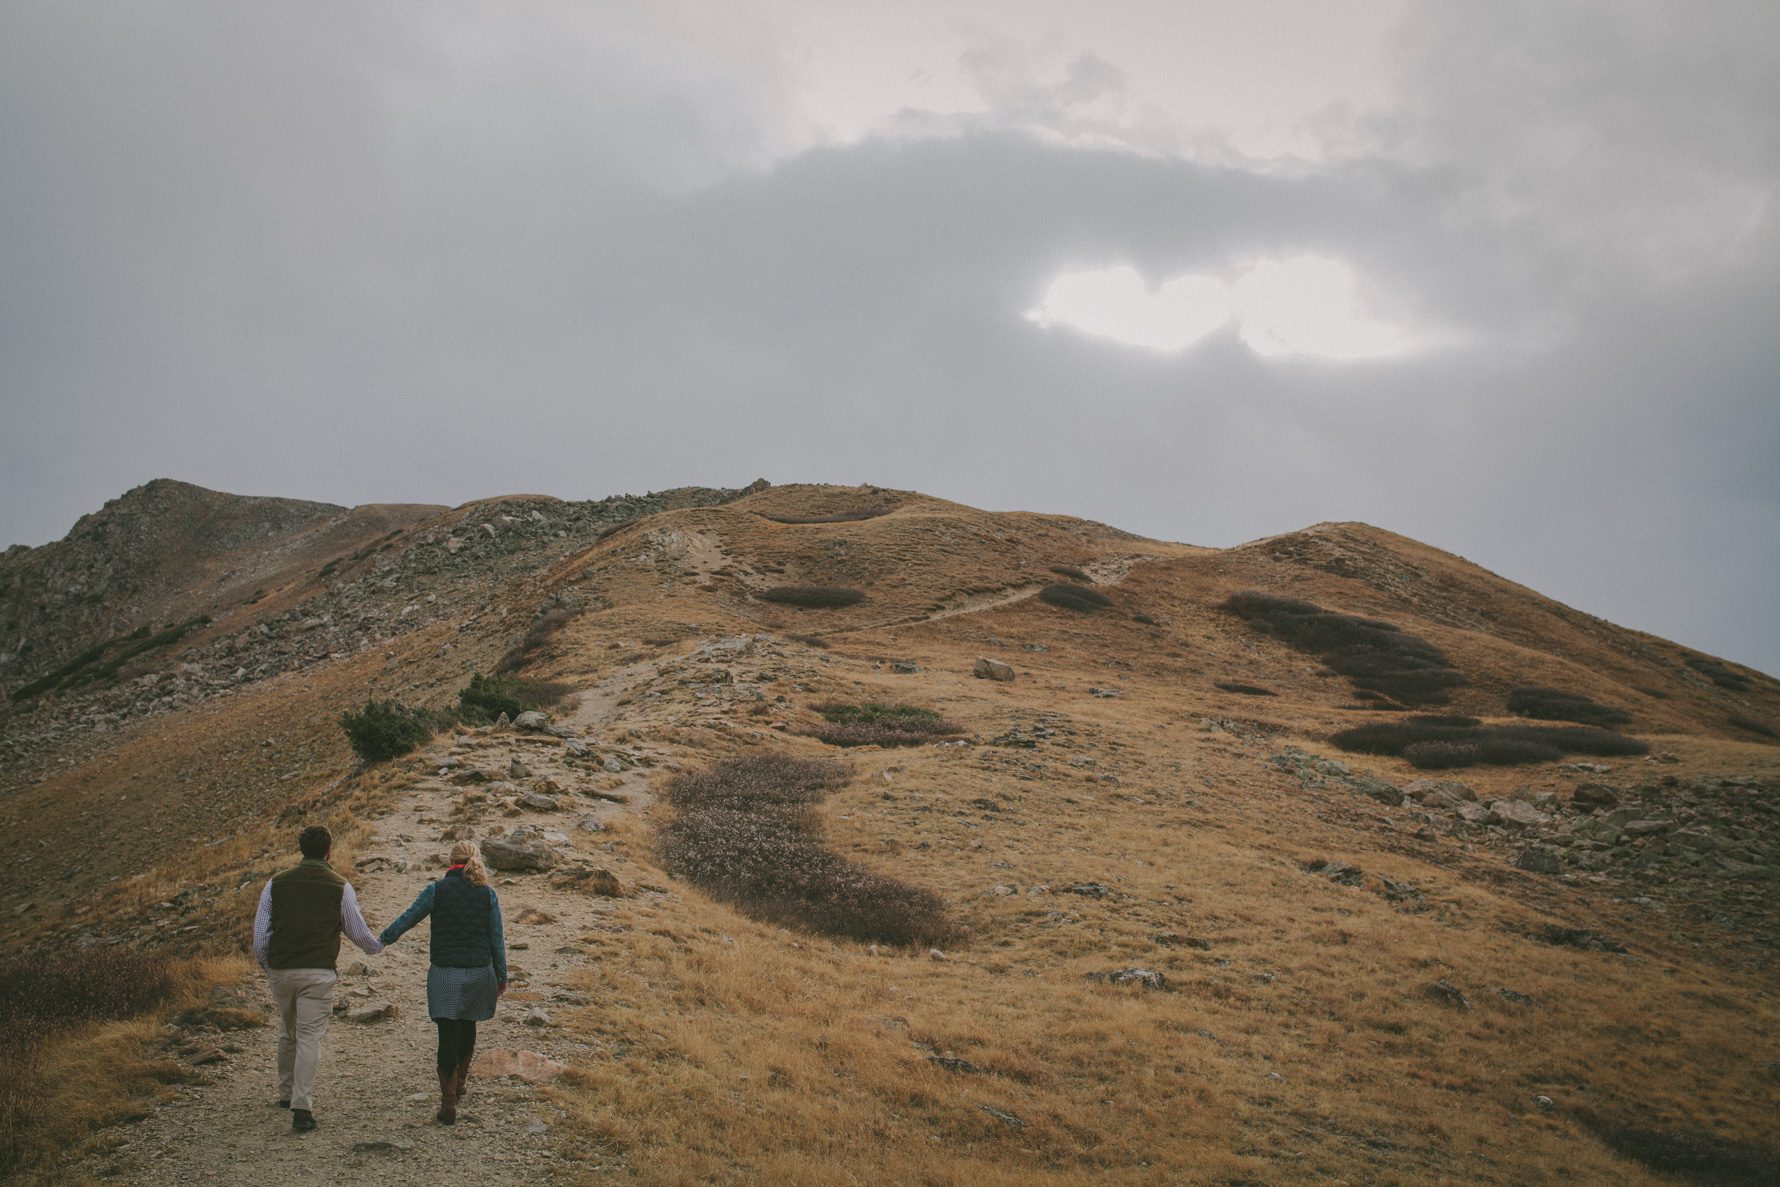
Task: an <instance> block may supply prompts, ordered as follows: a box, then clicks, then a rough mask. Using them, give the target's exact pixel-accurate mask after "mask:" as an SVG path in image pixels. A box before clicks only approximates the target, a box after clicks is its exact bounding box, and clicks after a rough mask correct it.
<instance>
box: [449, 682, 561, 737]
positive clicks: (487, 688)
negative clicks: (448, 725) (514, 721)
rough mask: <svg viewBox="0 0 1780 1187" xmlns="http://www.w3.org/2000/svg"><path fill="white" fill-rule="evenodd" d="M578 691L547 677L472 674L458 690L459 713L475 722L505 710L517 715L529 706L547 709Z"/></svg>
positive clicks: (480, 722) (493, 716) (459, 715)
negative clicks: (529, 678) (460, 690)
mask: <svg viewBox="0 0 1780 1187" xmlns="http://www.w3.org/2000/svg"><path fill="white" fill-rule="evenodd" d="M573 691H574V686H573V685H569V684H557V683H553V682H550V681H545V680H520V679H518V678H516V677H512V676H484V675H482V674H481V673H480V672H478V673H476V674H475V675H473V676H471V677H470V683H469V686H468V687H467V688H465V689H464V690H463V691H462V692H459V693H458V694H457V715H458V717H459V718H460V719H462V720H464V721H467V722H469V723H471V724H472V725H481V724H484V723H486V722H490V721H494V720H495V719H496V718H498V717H499V716H500V715H501V714H503V713H505V714H506V715H507V716H508V717H517V716H519V715H520V714H521V713H524V712H525V711H526V710H528V709H545V708H548V707H550V706H551V705H554V704H556V702H558V701H560V700H562V698H563V697H565V696H567V695H568V694H569V693H571V692H573Z"/></svg>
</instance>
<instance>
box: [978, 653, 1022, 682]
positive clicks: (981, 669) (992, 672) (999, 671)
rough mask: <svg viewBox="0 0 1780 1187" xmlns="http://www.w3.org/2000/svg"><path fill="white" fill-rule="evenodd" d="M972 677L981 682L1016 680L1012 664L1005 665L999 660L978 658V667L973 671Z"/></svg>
mask: <svg viewBox="0 0 1780 1187" xmlns="http://www.w3.org/2000/svg"><path fill="white" fill-rule="evenodd" d="M971 675H973V676H975V677H976V678H977V679H979V680H1002V681H1007V680H1012V679H1013V678H1014V668H1013V665H1012V664H1004V663H1002V662H1001V661H1000V660H998V659H988V658H986V657H983V656H978V657H977V662H976V667H974V668H972V669H971Z"/></svg>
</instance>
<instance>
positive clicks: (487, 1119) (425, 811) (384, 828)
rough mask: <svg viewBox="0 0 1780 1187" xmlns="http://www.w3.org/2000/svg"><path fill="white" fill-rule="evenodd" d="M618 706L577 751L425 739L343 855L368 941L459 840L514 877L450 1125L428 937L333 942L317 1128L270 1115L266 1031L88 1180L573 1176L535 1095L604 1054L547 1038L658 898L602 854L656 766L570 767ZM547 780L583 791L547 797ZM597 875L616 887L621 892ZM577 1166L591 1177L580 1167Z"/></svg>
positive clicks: (524, 742) (136, 1131)
mask: <svg viewBox="0 0 1780 1187" xmlns="http://www.w3.org/2000/svg"><path fill="white" fill-rule="evenodd" d="M618 696H619V690H617V689H613V688H604V687H601V688H594V689H590V690H588V691H587V693H586V694H585V695H584V696H583V698H582V703H581V707H580V709H579V711H578V712H577V713H576V714H575V715H574V717H573V719H572V721H571V722H570V723H569V727H568V729H565V730H563V731H562V732H564V733H572V734H573V736H574V738H575V739H576V740H575V741H574V742H568V741H565V739H564V738H562V737H558V736H553V735H552V734H549V733H542V732H539V733H526V732H522V731H519V730H513V729H507V728H498V729H484V730H479V731H473V732H470V733H468V734H459V735H456V736H453V737H450V738H448V739H442V740H441V741H439V742H436V743H434V744H433V745H432V746H430V747H429V748H428V749H427V750H426V751H424V752H423V754H422V759H423V760H424V770H425V771H426V774H425V775H423V776H422V777H420V778H419V779H418V780H416V781H415V782H414V783H412V784H409V785H408V786H406V787H403V788H402V789H401V790H400V791H399V792H396V793H394V798H393V799H392V801H391V802H390V803H389V805H388V810H387V812H386V814H383V815H381V816H379V818H378V819H377V820H376V822H375V832H374V833H373V834H372V835H371V836H370V837H369V838H367V839H366V840H365V841H364V842H362V843H361V845H360V846H359V851H358V852H357V854H356V855H355V866H356V871H355V872H354V874H353V875H352V876H353V882H354V885H355V886H356V887H357V889H358V894H359V899H360V902H361V904H362V905H363V907H364V911H365V915H366V917H367V919H368V920H369V921H370V923H371V925H372V927H373V928H378V929H380V928H381V927H383V926H384V925H385V924H387V923H388V922H389V921H390V920H391V919H393V918H394V917H395V916H396V915H397V914H398V913H399V912H400V911H401V910H402V909H403V908H405V907H406V906H407V905H408V903H409V902H411V901H412V899H413V897H414V895H415V894H416V893H418V892H419V890H420V888H421V887H422V886H423V885H424V884H425V882H426V881H427V880H428V879H429V878H432V877H436V876H437V875H438V874H439V872H440V871H441V870H442V869H443V867H444V857H445V853H446V851H447V850H449V848H450V843H451V840H452V839H453V838H455V837H456V836H458V835H460V833H473V834H474V835H476V836H478V837H482V838H484V839H485V843H486V844H487V846H488V848H489V849H490V850H491V851H493V852H495V853H498V854H502V855H503V856H502V858H501V861H500V864H503V865H506V866H507V867H508V868H507V869H506V870H502V869H498V868H497V869H496V870H495V871H494V885H495V887H496V889H497V891H498V893H499V894H500V899H501V906H502V911H503V914H504V917H505V922H506V935H507V941H508V947H509V953H508V958H509V963H510V968H511V973H512V977H513V985H512V988H511V990H510V991H509V992H508V994H507V996H506V998H505V999H504V1000H503V1001H502V1003H501V1006H500V1008H499V1010H498V1011H497V1013H496V1016H495V1018H494V1020H493V1021H492V1022H487V1023H484V1024H482V1026H481V1027H480V1028H479V1035H478V1046H477V1054H476V1061H475V1065H474V1067H473V1070H472V1075H471V1082H470V1090H469V1095H468V1097H467V1100H466V1102H465V1106H464V1108H463V1110H462V1111H461V1112H460V1114H459V1119H458V1122H457V1124H456V1125H455V1126H452V1127H444V1126H439V1125H437V1124H435V1123H434V1121H433V1112H434V1109H435V1108H436V1107H437V1104H438V1101H437V1088H436V1084H437V1081H436V1079H435V1077H434V1071H433V1047H434V1030H433V1026H432V1023H431V1022H430V1021H429V1020H428V1019H427V1016H426V989H425V985H426V967H427V926H428V925H427V924H424V923H423V924H422V925H421V926H419V927H418V928H416V929H415V930H414V931H413V932H410V933H409V934H408V935H407V936H405V937H403V938H402V939H401V940H400V941H398V942H397V943H396V944H394V945H392V946H391V947H389V948H388V949H386V950H385V951H384V952H383V953H381V954H380V955H377V956H371V957H365V956H362V955H361V954H360V953H358V951H357V950H356V949H354V948H353V947H352V946H351V944H350V943H347V944H345V945H344V946H343V949H342V952H341V956H340V970H341V976H340V983H339V987H338V990H337V992H336V1007H335V1011H336V1012H335V1015H334V1021H333V1023H332V1025H331V1026H330V1027H329V1030H328V1035H327V1040H326V1043H325V1046H324V1048H323V1055H322V1064H321V1071H320V1075H319V1077H318V1079H317V1085H316V1107H315V1112H316V1119H317V1121H318V1122H319V1123H320V1127H319V1128H318V1129H317V1130H316V1131H314V1132H312V1133H308V1134H303V1135H297V1134H293V1133H292V1132H291V1130H290V1115H289V1113H288V1112H286V1111H284V1110H281V1109H279V1108H277V1107H276V1104H275V1101H274V1096H275V1088H276V1082H275V1076H274V1070H273V1068H274V1046H275V1040H276V1031H275V1028H274V1027H273V1026H271V1025H267V1026H264V1027H258V1028H253V1029H249V1030H245V1031H233V1032H229V1033H228V1034H227V1035H226V1036H223V1037H224V1038H225V1040H226V1041H225V1042H223V1043H222V1045H221V1046H219V1048H218V1049H217V1051H216V1052H215V1054H216V1060H215V1062H214V1063H212V1064H210V1066H209V1067H208V1068H207V1069H206V1070H207V1071H208V1072H210V1073H211V1074H210V1075H209V1077H208V1079H207V1081H206V1082H204V1083H202V1084H195V1085H192V1086H189V1087H186V1088H184V1089H182V1090H180V1092H179V1093H178V1094H177V1095H176V1097H175V1098H174V1099H172V1100H170V1101H169V1102H167V1103H166V1104H164V1105H163V1106H161V1107H160V1108H158V1109H156V1110H155V1111H154V1112H153V1113H152V1114H151V1115H150V1116H149V1117H148V1118H146V1119H144V1120H143V1121H141V1122H140V1123H138V1124H136V1125H134V1126H130V1127H126V1128H125V1129H123V1130H121V1131H119V1132H120V1135H121V1137H120V1141H119V1143H118V1144H117V1145H116V1146H115V1147H114V1148H113V1149H112V1150H111V1151H110V1152H109V1153H108V1154H106V1155H105V1156H103V1157H99V1158H94V1159H92V1160H89V1163H88V1165H87V1166H86V1167H85V1168H84V1169H85V1170H86V1171H87V1172H88V1173H91V1174H95V1175H97V1176H100V1177H103V1178H107V1179H111V1180H114V1181H123V1182H130V1183H143V1184H149V1183H154V1184H161V1183H244V1182H251V1183H255V1184H261V1185H263V1187H285V1185H287V1184H289V1185H294V1184H311V1183H314V1184H321V1183H328V1184H334V1183H342V1182H355V1183H362V1182H372V1181H375V1182H377V1183H380V1184H386V1185H391V1187H394V1185H397V1184H410V1183H412V1184H426V1185H428V1187H432V1185H436V1184H439V1183H453V1182H461V1181H465V1180H464V1179H463V1178H462V1177H461V1176H462V1175H463V1174H464V1173H465V1172H464V1168H465V1167H466V1166H468V1165H473V1166H474V1167H475V1172H474V1178H475V1181H476V1182H478V1183H481V1184H508V1183H511V1184H520V1183H535V1182H537V1181H538V1180H539V1179H540V1178H548V1177H550V1175H551V1173H552V1171H554V1170H556V1169H560V1168H561V1167H563V1166H565V1165H567V1164H566V1163H565V1162H564V1161H563V1160H562V1158H561V1156H560V1154H559V1153H558V1145H559V1144H558V1143H557V1142H556V1141H554V1140H553V1135H552V1129H553V1126H554V1124H555V1122H556V1120H557V1117H556V1114H555V1111H554V1110H553V1109H552V1107H551V1104H550V1102H549V1100H548V1096H547V1094H546V1093H545V1092H544V1091H543V1090H542V1089H543V1086H544V1085H545V1084H547V1083H548V1082H549V1081H550V1080H551V1079H552V1078H553V1077H554V1076H555V1075H557V1074H560V1072H561V1071H562V1070H563V1069H564V1067H565V1065H572V1064H574V1063H576V1062H583V1063H584V1062H586V1061H588V1060H590V1059H597V1058H599V1057H600V1056H601V1054H602V1052H601V1051H599V1050H598V1049H597V1048H598V1046H599V1045H600V1044H599V1042H598V1041H597V1040H592V1041H587V1040H583V1039H581V1038H575V1037H570V1036H569V1033H568V1031H567V1030H566V1029H565V1028H564V1027H563V1026H562V1025H561V1023H562V1021H563V1020H564V1019H565V1018H566V1017H567V1016H569V1015H570V1014H572V1013H573V1012H574V1011H577V1010H581V1009H584V1008H588V1007H589V1004H590V1003H589V1001H588V998H587V995H586V992H585V988H584V984H583V977H582V976H581V973H582V970H583V969H584V968H585V961H586V951H587V943H588V941H589V940H595V939H597V938H598V936H599V934H600V933H613V932H626V931H631V930H634V929H639V928H642V927H645V926H647V923H648V921H649V920H650V918H651V916H653V915H654V913H655V912H656V911H657V909H658V908H659V906H660V903H661V901H662V900H663V898H664V897H665V895H666V893H667V892H666V891H664V890H661V889H658V888H654V887H647V886H642V887H639V886H638V885H637V884H636V881H635V879H634V877H633V876H632V874H633V868H632V867H631V866H630V865H629V863H628V862H627V861H626V859H625V857H624V855H623V853H622V851H621V850H622V846H621V845H619V844H615V843H614V842H613V840H612V839H611V837H612V834H613V833H618V832H622V831H624V830H625V828H626V823H625V822H626V820H627V819H635V818H636V817H637V815H638V814H639V813H641V812H642V811H643V810H644V809H646V807H647V805H648V803H649V789H648V785H647V783H646V781H645V777H644V768H645V767H646V766H648V765H653V763H654V761H655V758H656V755H655V754H653V753H652V752H650V751H649V750H648V749H647V747H643V746H638V747H627V748H625V749H623V750H616V749H612V748H606V747H601V751H600V753H601V754H603V755H604V756H605V757H604V758H603V759H601V758H599V757H597V756H593V757H592V758H591V759H590V757H589V756H587V755H581V754H578V753H577V751H578V750H579V749H580V748H581V746H580V739H581V738H583V737H589V738H592V737H595V736H597V733H598V731H600V730H602V729H604V728H605V727H606V726H607V725H609V724H610V720H609V717H610V714H612V713H613V712H615V711H616V709H615V701H616V700H617V699H618ZM590 765H591V766H592V767H593V769H594V770H597V771H600V772H602V773H603V777H601V778H599V779H598V780H597V783H590V782H589V780H588V771H589V767H590ZM553 784H554V785H556V786H557V787H560V788H563V789H572V788H577V787H581V788H586V789H587V790H586V791H585V792H578V791H574V790H556V791H553V790H551V788H552V785H553ZM594 786H597V787H598V788H599V790H597V791H596V790H593V787H594ZM503 846H504V847H503ZM528 854H538V855H541V856H542V859H541V860H539V861H538V862H537V863H536V864H537V865H538V866H539V867H545V866H547V867H548V868H537V869H524V868H523V867H525V866H526V865H528V864H530V863H528V861H527V855H528ZM600 871H606V872H609V873H610V874H611V875H613V876H615V877H616V879H617V883H618V885H617V887H614V886H613V885H612V884H611V882H610V880H608V879H606V878H605V877H603V876H602V874H601V873H600ZM613 889H617V890H619V892H620V893H618V894H616V895H614V894H612V893H611V891H612V890H613ZM234 993H235V996H234V997H233V998H231V999H229V1000H228V1001H227V1002H225V1003H223V1004H231V1005H235V1006H246V1007H249V1008H263V1009H265V1010H266V1013H267V1015H268V1018H269V1016H270V1006H269V996H268V995H267V993H266V991H265V987H264V982H263V979H262V978H259V977H257V976H256V977H255V978H252V979H250V980H249V981H248V982H246V983H245V984H243V985H242V986H240V987H238V988H237V989H236V990H235V991H234ZM574 1168H575V1170H576V1171H577V1172H579V1173H582V1174H586V1173H589V1172H597V1171H598V1170H600V1169H602V1168H601V1167H600V1166H599V1165H598V1164H590V1163H588V1162H587V1161H584V1160H577V1161H575V1163H574ZM613 1169H616V1168H613Z"/></svg>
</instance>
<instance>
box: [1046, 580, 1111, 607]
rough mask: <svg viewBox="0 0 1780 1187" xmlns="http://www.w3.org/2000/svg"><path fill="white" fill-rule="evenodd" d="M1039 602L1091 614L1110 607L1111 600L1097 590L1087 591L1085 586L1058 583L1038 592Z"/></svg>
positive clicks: (1063, 582)
mask: <svg viewBox="0 0 1780 1187" xmlns="http://www.w3.org/2000/svg"><path fill="white" fill-rule="evenodd" d="M1038 598H1039V600H1040V601H1041V602H1047V603H1049V604H1050V605H1052V606H1060V607H1062V608H1063V609H1065V610H1075V611H1079V612H1080V613H1083V614H1092V613H1093V612H1094V611H1096V610H1104V609H1106V608H1107V607H1108V606H1110V605H1112V604H1113V603H1112V599H1111V598H1109V597H1107V596H1106V595H1105V594H1103V593H1101V592H1100V591H1099V590H1097V589H1089V588H1088V587H1087V586H1085V585H1071V584H1070V583H1069V582H1067V581H1060V582H1058V583H1057V584H1055V585H1047V586H1045V587H1044V588H1043V589H1041V590H1039V591H1038Z"/></svg>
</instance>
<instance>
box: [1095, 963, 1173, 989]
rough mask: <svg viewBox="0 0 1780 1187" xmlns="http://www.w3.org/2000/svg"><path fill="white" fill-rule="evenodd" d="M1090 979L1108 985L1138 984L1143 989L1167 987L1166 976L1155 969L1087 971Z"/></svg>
mask: <svg viewBox="0 0 1780 1187" xmlns="http://www.w3.org/2000/svg"><path fill="white" fill-rule="evenodd" d="M1088 980H1090V981H1105V982H1106V983H1107V984H1108V985H1139V986H1142V987H1143V988H1144V989H1167V988H1168V978H1167V977H1165V976H1163V975H1162V974H1161V973H1159V972H1157V971H1156V970H1155V969H1138V968H1131V969H1116V970H1114V971H1112V972H1107V973H1089V974H1088Z"/></svg>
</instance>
